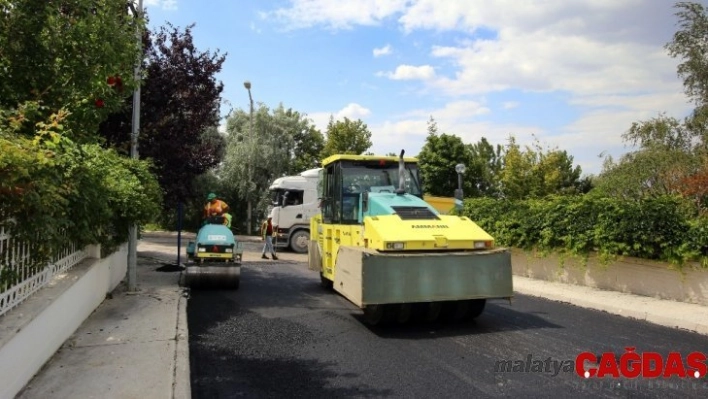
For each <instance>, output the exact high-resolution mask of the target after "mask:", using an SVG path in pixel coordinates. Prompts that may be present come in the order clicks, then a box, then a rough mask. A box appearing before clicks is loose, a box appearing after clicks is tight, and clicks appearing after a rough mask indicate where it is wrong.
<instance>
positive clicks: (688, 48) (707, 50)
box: [666, 2, 708, 106]
mask: <svg viewBox="0 0 708 399" xmlns="http://www.w3.org/2000/svg"><path fill="white" fill-rule="evenodd" d="M675 7H676V8H678V11H677V12H676V16H677V17H678V19H679V27H680V29H679V30H678V31H676V33H675V34H674V37H673V40H672V41H671V42H669V43H667V44H666V49H667V50H668V52H669V55H671V56H672V57H674V58H680V59H681V60H682V61H683V62H681V63H680V64H679V66H678V71H677V72H678V75H679V77H681V78H682V79H683V85H684V89H685V90H686V94H687V95H688V96H689V97H690V98H691V99H692V100H693V101H694V102H695V103H696V104H697V105H698V106H702V105H706V104H708V15H707V14H706V9H705V7H704V6H703V5H702V4H700V3H697V2H679V3H677V4H676V6H675Z"/></svg>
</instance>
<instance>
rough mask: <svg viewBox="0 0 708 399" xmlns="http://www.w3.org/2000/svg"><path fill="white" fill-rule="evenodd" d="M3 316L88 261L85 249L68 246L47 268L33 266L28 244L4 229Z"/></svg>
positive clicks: (0, 262) (0, 243)
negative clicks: (54, 279) (68, 271)
mask: <svg viewBox="0 0 708 399" xmlns="http://www.w3.org/2000/svg"><path fill="white" fill-rule="evenodd" d="M0 256H1V257H2V258H0V317H2V316H3V315H4V314H5V313H7V312H8V311H10V309H12V308H14V307H15V306H17V305H19V304H20V303H21V302H22V301H24V300H26V299H27V298H29V297H30V296H31V295H32V294H34V293H35V292H37V291H38V290H39V289H41V288H42V287H44V286H45V285H47V284H48V283H49V282H50V281H52V279H53V278H54V276H56V275H59V274H61V273H64V272H66V271H67V270H69V269H71V268H72V267H73V266H74V265H76V264H78V263H79V262H81V261H82V260H84V259H85V258H86V251H84V249H83V248H79V249H77V248H76V247H75V246H74V245H73V244H72V245H67V247H66V248H64V249H63V250H62V251H61V252H60V253H59V254H58V255H57V256H56V257H54V259H52V260H51V261H50V262H48V263H47V264H46V265H40V266H39V267H33V264H34V263H36V262H34V261H33V258H32V256H33V253H32V249H31V247H30V245H29V244H28V243H24V242H20V241H19V240H17V239H14V240H13V239H12V237H11V236H10V235H9V234H8V233H7V231H6V230H5V228H4V227H0Z"/></svg>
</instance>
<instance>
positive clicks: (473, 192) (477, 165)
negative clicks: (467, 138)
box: [464, 137, 504, 197]
mask: <svg viewBox="0 0 708 399" xmlns="http://www.w3.org/2000/svg"><path fill="white" fill-rule="evenodd" d="M467 152H468V164H469V170H470V173H467V180H466V181H465V187H464V189H465V193H469V196H473V197H477V196H484V197H497V196H498V195H499V193H500V189H501V187H500V185H499V174H500V172H501V168H502V161H503V157H504V147H503V146H502V145H500V144H497V145H496V146H493V145H491V144H490V143H489V141H487V139H486V138H484V137H482V139H481V140H480V141H479V142H477V143H474V144H468V145H467Z"/></svg>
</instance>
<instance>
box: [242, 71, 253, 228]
mask: <svg viewBox="0 0 708 399" xmlns="http://www.w3.org/2000/svg"><path fill="white" fill-rule="evenodd" d="M243 87H245V88H246V90H248V99H249V101H250V104H251V113H250V115H251V116H250V125H251V126H250V128H249V132H248V158H249V162H248V165H247V167H248V183H249V186H250V184H251V182H252V181H253V158H252V156H253V155H252V154H253V151H254V149H253V97H252V96H251V82H249V81H248V80H247V81H245V82H243ZM246 195H247V202H248V210H247V215H246V223H247V226H246V234H247V235H251V227H252V225H253V221H252V214H253V204H252V202H251V190H248V191H247V192H246Z"/></svg>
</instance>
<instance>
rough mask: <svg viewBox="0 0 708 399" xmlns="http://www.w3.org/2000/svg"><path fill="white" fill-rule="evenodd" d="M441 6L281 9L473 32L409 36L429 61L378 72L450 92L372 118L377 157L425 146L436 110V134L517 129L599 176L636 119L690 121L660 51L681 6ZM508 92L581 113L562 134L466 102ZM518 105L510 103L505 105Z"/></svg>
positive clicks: (474, 135) (310, 16) (498, 1)
mask: <svg viewBox="0 0 708 399" xmlns="http://www.w3.org/2000/svg"><path fill="white" fill-rule="evenodd" d="M702 2H705V0H702ZM352 3H354V2H352ZM441 4H442V3H441V2H440V1H439V0H407V1H406V0H395V1H391V2H385V1H383V0H362V1H360V2H356V4H352V5H350V4H349V3H341V2H339V1H336V0H292V1H290V7H289V8H288V9H281V10H278V12H279V13H280V14H279V15H280V16H281V17H283V19H284V20H286V22H287V23H288V24H289V25H290V26H291V27H303V26H315V25H324V26H327V27H329V28H333V29H337V28H351V27H352V26H355V25H376V24H380V23H382V22H383V21H395V22H396V23H397V24H398V26H399V27H400V28H401V29H402V30H403V31H404V32H414V31H419V30H432V31H438V32H455V33H456V35H455V36H456V37H458V38H459V37H467V39H465V40H459V39H458V40H457V41H446V40H445V39H443V37H445V36H447V37H449V35H445V36H443V35H428V36H427V37H428V42H427V43H422V44H420V43H417V42H416V41H412V43H413V44H414V45H417V44H420V46H419V47H418V49H419V50H417V51H426V50H425V49H429V51H430V52H429V55H430V59H429V60H427V61H426V60H421V59H420V58H416V61H407V62H408V63H409V64H403V65H399V66H398V67H397V68H396V69H395V70H394V71H386V72H378V73H376V75H377V76H381V77H387V78H389V79H392V80H420V81H422V84H423V86H424V87H425V89H427V90H426V93H429V94H430V95H431V97H432V96H436V95H443V96H446V97H447V99H448V101H449V103H448V105H447V106H444V107H442V108H441V109H437V110H432V111H431V110H415V111H411V112H409V113H406V114H404V115H399V116H398V117H396V118H391V119H389V120H388V121H384V122H379V123H377V124H374V125H370V127H371V129H372V132H373V142H374V148H373V149H374V150H376V152H389V151H398V150H400V148H397V147H400V145H401V143H406V145H414V146H415V145H422V143H423V141H424V138H425V135H426V127H427V126H426V121H427V120H428V118H429V116H430V115H431V114H432V115H433V116H434V117H435V118H436V120H437V122H438V126H439V128H440V131H447V132H449V133H452V134H456V135H458V136H461V137H463V139H465V141H468V142H474V141H477V140H478V139H479V138H480V137H482V136H484V137H487V139H489V140H490V141H492V142H497V143H502V142H504V141H505V139H506V137H508V135H509V134H514V135H516V136H517V139H518V140H519V142H520V143H522V144H525V142H524V140H531V138H530V136H529V135H530V134H531V133H534V134H536V135H537V136H538V137H539V139H540V140H542V141H544V142H548V143H550V144H553V145H557V146H558V147H559V148H561V149H566V150H568V152H569V153H571V154H572V155H573V156H574V157H575V160H576V162H578V163H579V164H580V165H581V166H582V167H583V169H584V170H585V171H586V172H590V173H597V172H599V168H600V165H601V159H599V158H598V157H597V155H598V154H600V153H601V152H603V151H604V152H606V153H609V154H620V153H621V152H623V151H626V148H625V147H624V143H623V142H622V139H621V135H622V133H623V132H624V131H626V130H627V128H629V126H630V125H631V123H632V122H633V121H637V120H642V119H647V118H651V117H654V116H656V115H657V114H658V113H659V112H664V111H665V112H666V113H667V114H669V115H671V116H677V117H682V116H684V115H685V114H686V113H687V111H688V110H690V109H691V106H690V104H688V103H687V101H686V98H685V96H684V95H683V90H682V86H681V82H680V80H679V79H678V77H677V76H676V64H677V62H678V61H677V60H674V59H672V58H670V57H669V56H668V55H667V53H666V51H665V49H664V48H663V46H664V44H665V43H667V42H669V41H670V40H671V39H672V35H673V33H674V31H675V30H676V18H675V17H674V12H675V11H676V10H675V9H674V8H673V5H674V4H675V2H674V1H669V0H664V1H657V0H624V1H616V0H574V1H567V0H544V1H543V2H537V1H531V0H495V1H494V2H490V1H485V0H445V3H444V6H443V5H441ZM353 8H356V10H354V9H353ZM637 10H641V12H638V11H637ZM286 15H287V18H286ZM417 37H418V36H417ZM384 48H385V47H384ZM377 50H383V49H374V56H376V54H377V53H376V51H377ZM399 52H400V51H399ZM410 62H417V63H420V64H424V65H420V66H414V65H410ZM504 90H509V91H510V92H544V93H557V94H562V96H563V97H564V98H565V99H566V102H567V105H569V106H571V107H573V108H574V111H575V112H577V113H579V115H580V116H579V117H578V118H577V119H576V120H574V121H572V122H571V123H569V124H568V125H567V126H564V127H561V128H558V129H557V130H556V131H546V130H543V129H542V128H540V127H539V126H541V125H545V123H543V122H542V121H539V126H534V125H533V124H518V123H514V122H513V121H510V122H509V123H508V124H502V125H499V124H492V123H490V122H485V121H482V120H480V119H479V117H480V115H484V113H485V112H490V111H489V109H488V108H487V106H486V105H485V104H484V103H473V102H471V101H469V99H470V98H478V97H480V96H482V95H486V94H488V93H492V92H498V91H504ZM438 98H439V97H438ZM556 98H557V97H556ZM518 106H521V104H519V103H518V101H516V100H515V99H514V98H509V99H508V101H507V102H505V103H502V105H501V108H502V109H507V110H508V109H513V108H516V107H518ZM327 117H328V116H327ZM521 135H523V136H521ZM522 137H523V139H522ZM415 150H417V149H415ZM415 150H414V149H411V151H414V152H415ZM407 152H409V153H410V151H407Z"/></svg>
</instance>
